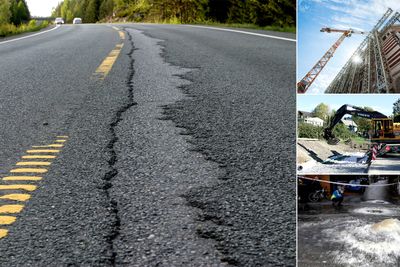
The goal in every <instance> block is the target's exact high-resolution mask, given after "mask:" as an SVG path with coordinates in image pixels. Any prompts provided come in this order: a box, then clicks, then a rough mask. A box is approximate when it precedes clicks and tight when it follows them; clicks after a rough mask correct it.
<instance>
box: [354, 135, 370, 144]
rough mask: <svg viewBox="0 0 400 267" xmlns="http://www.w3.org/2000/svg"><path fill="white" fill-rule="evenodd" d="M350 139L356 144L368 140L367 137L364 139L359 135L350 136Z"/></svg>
mask: <svg viewBox="0 0 400 267" xmlns="http://www.w3.org/2000/svg"><path fill="white" fill-rule="evenodd" d="M351 140H352V141H353V142H354V143H356V144H363V143H365V142H367V141H368V139H365V138H363V137H360V136H355V137H352V138H351Z"/></svg>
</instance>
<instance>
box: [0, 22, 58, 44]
mask: <svg viewBox="0 0 400 267" xmlns="http://www.w3.org/2000/svg"><path fill="white" fill-rule="evenodd" d="M58 28H60V26H56V27H54V28H53V29H50V30H47V31H42V32H38V33H34V34H30V35H28V36H24V37H20V38H15V39H11V40H8V41H3V42H0V45H2V44H5V43H11V42H14V41H19V40H22V39H26V38H30V37H34V36H38V35H40V34H43V33H47V32H51V31H54V30H56V29H58Z"/></svg>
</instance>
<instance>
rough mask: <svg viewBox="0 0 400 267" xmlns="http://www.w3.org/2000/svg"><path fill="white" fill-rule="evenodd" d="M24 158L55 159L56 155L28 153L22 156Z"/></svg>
mask: <svg viewBox="0 0 400 267" xmlns="http://www.w3.org/2000/svg"><path fill="white" fill-rule="evenodd" d="M22 158H23V159H55V158H56V156H50V155H28V156H22Z"/></svg>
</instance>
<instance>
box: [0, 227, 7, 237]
mask: <svg viewBox="0 0 400 267" xmlns="http://www.w3.org/2000/svg"><path fill="white" fill-rule="evenodd" d="M7 234H8V230H7V229H0V238H3V237H6V236H7Z"/></svg>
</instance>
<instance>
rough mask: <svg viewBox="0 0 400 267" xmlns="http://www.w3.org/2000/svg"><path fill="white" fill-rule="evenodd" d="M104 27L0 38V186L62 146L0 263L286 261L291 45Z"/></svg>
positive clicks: (168, 28)
mask: <svg viewBox="0 0 400 267" xmlns="http://www.w3.org/2000/svg"><path fill="white" fill-rule="evenodd" d="M114 26H116V27H119V28H120V29H121V30H123V31H124V32H125V34H126V38H125V40H122V42H123V43H124V46H123V48H122V50H121V53H120V55H119V57H118V58H117V61H116V62H115V64H114V65H113V67H112V69H111V71H110V72H109V73H108V75H107V77H106V78H105V79H104V80H101V79H97V78H96V77H94V76H93V73H94V72H95V70H96V68H97V67H98V66H99V64H100V63H101V62H102V61H103V60H104V58H105V57H106V56H107V55H108V53H110V51H111V50H112V49H113V48H114V47H115V45H116V44H117V43H119V42H121V40H120V37H119V35H118V32H117V31H116V30H115V29H113V28H111V27H109V26H107V25H63V26H62V27H60V28H59V29H57V30H54V31H51V32H49V33H45V34H42V35H40V36H36V37H32V38H27V39H24V40H20V41H15V42H11V43H7V44H1V43H0V58H1V61H0V94H1V97H2V101H1V102H0V118H1V121H2V130H0V146H1V149H0V166H1V168H0V175H1V176H2V177H4V176H6V175H8V174H7V173H8V172H9V171H10V170H11V169H12V168H13V167H14V165H15V164H16V162H18V160H19V159H20V158H21V156H22V155H24V151H26V150H27V149H29V148H30V147H31V146H33V145H38V144H41V143H48V142H51V140H53V139H54V138H55V136H57V135H68V136H69V138H68V141H67V142H66V145H65V147H64V148H63V150H62V152H60V155H59V156H58V157H57V158H56V159H55V160H54V161H53V162H52V164H51V168H50V169H49V172H48V173H46V174H45V175H44V176H43V179H42V180H41V181H40V182H35V183H34V182H32V181H27V182H24V184H35V185H37V186H38V188H37V189H36V190H35V191H34V192H32V193H31V199H30V200H29V201H27V202H26V203H24V205H25V207H24V209H23V211H22V212H21V213H19V214H18V215H16V217H17V220H16V221H15V222H14V223H13V224H12V225H11V226H7V229H9V233H8V235H7V236H6V237H5V238H2V239H0V255H1V261H0V266H125V265H126V266H230V265H233V266H295V236H296V234H295V225H296V223H295V214H296V213H295V178H294V177H295V146H294V144H295V123H296V121H295V94H294V91H293V86H294V84H295V80H294V79H295V43H294V42H289V41H285V40H277V39H270V38H264V37H260V36H251V35H245V34H240V33H232V32H221V31H214V30H211V29H200V28H191V27H187V26H177V25H146V24H121V25H114ZM258 33H259V32H258ZM261 33H263V32H261ZM265 33H266V34H275V33H270V32H265ZM276 35H277V36H282V37H286V38H295V37H294V35H290V34H276ZM5 183H9V184H10V183H11V182H9V181H2V184H5ZM13 192H14V191H13ZM15 192H16V193H18V192H19V191H15ZM4 193H5V192H4V190H1V191H0V194H4ZM1 201H2V202H0V205H5V204H10V203H9V201H8V202H7V203H6V202H4V201H3V200H1ZM0 228H3V226H1V225H0Z"/></svg>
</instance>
